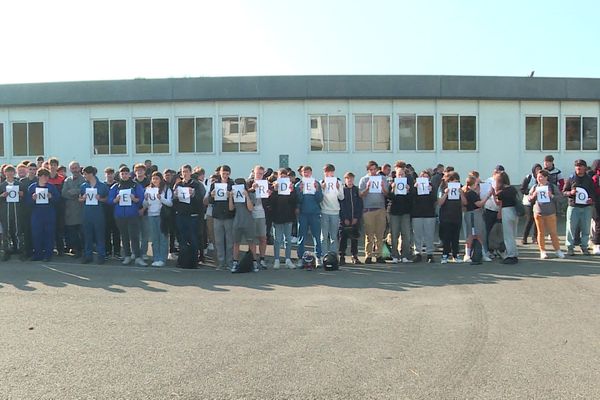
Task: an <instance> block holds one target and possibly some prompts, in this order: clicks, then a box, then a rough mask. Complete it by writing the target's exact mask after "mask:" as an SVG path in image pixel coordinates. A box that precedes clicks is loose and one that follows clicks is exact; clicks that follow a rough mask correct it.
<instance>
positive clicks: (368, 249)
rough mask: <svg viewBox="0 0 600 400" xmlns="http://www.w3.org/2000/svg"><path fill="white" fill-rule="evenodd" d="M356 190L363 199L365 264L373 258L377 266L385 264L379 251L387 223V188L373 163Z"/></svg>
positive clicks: (371, 162)
mask: <svg viewBox="0 0 600 400" xmlns="http://www.w3.org/2000/svg"><path fill="white" fill-rule="evenodd" d="M358 190H359V192H360V197H362V199H363V221H364V229H365V264H373V257H375V262H377V263H378V264H385V260H384V258H383V257H382V256H381V249H382V246H383V236H384V234H385V226H386V223H387V221H386V216H387V215H386V211H385V205H386V204H385V197H386V195H387V192H388V186H387V181H386V179H385V177H383V176H381V175H379V166H378V165H377V163H376V162H375V161H369V162H368V163H367V175H365V176H363V177H362V178H360V181H359V183H358Z"/></svg>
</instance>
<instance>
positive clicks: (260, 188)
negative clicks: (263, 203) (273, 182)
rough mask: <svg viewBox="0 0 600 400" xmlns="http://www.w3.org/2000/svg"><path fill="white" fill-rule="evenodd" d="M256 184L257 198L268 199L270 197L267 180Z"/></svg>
mask: <svg viewBox="0 0 600 400" xmlns="http://www.w3.org/2000/svg"><path fill="white" fill-rule="evenodd" d="M255 182H256V186H257V188H256V197H258V198H259V199H266V198H268V197H269V182H267V180H266V179H261V180H258V181H255Z"/></svg>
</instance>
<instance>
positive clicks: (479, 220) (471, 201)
mask: <svg viewBox="0 0 600 400" xmlns="http://www.w3.org/2000/svg"><path fill="white" fill-rule="evenodd" d="M472 172H475V171H472ZM463 191H464V197H465V201H466V204H465V212H464V214H463V222H464V226H465V236H466V238H467V240H466V242H465V257H464V261H465V262H469V261H471V244H472V243H473V239H474V238H475V237H477V239H479V242H481V247H482V248H483V260H484V261H488V262H489V261H492V259H491V258H490V257H489V256H488V247H487V235H486V231H485V222H484V220H483V206H484V205H485V203H486V202H487V201H488V199H489V198H490V197H491V196H492V194H491V193H487V194H484V195H483V196H482V197H480V193H479V177H477V176H474V175H469V176H468V177H467V180H466V181H465V186H463ZM473 228H474V229H475V234H473Z"/></svg>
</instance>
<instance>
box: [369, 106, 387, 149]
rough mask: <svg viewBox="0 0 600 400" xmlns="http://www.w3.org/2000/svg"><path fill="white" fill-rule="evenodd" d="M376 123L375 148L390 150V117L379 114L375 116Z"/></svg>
mask: <svg viewBox="0 0 600 400" xmlns="http://www.w3.org/2000/svg"><path fill="white" fill-rule="evenodd" d="M373 122H374V123H375V144H374V149H373V150H390V117H389V116H387V115H378V116H376V117H374V118H373Z"/></svg>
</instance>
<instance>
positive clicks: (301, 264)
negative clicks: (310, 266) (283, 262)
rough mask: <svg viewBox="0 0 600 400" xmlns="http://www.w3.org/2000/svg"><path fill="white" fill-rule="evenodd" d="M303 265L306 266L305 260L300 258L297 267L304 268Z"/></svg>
mask: <svg viewBox="0 0 600 400" xmlns="http://www.w3.org/2000/svg"><path fill="white" fill-rule="evenodd" d="M303 266H304V262H303V261H302V258H299V259H298V261H297V262H296V267H297V268H302V267H303Z"/></svg>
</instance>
